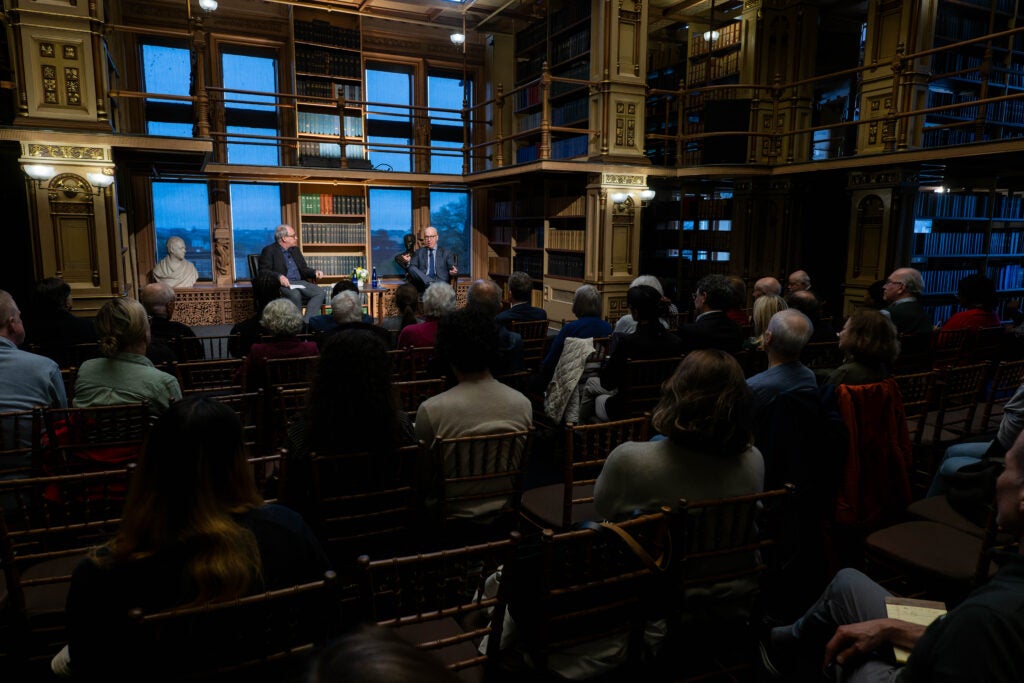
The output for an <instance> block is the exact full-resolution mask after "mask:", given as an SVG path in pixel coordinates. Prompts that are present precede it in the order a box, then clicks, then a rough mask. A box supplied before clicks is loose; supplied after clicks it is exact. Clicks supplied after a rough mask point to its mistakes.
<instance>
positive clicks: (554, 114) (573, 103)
mask: <svg viewBox="0 0 1024 683" xmlns="http://www.w3.org/2000/svg"><path fill="white" fill-rule="evenodd" d="M589 106H590V101H589V100H588V99H587V98H586V97H581V98H579V99H577V100H569V101H568V102H566V103H565V104H560V105H558V106H557V107H552V108H551V125H553V126H564V125H565V124H567V123H575V122H576V121H579V120H581V119H586V118H587V116H589V111H590V109H589ZM537 125H540V121H539V120H538V121H537Z"/></svg>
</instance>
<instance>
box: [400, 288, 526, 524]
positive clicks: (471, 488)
mask: <svg viewBox="0 0 1024 683" xmlns="http://www.w3.org/2000/svg"><path fill="white" fill-rule="evenodd" d="M436 286H437V285H432V287H436ZM428 291H429V290H428ZM437 350H438V353H439V354H440V356H441V358H443V359H444V360H445V362H447V363H448V365H449V366H450V367H451V368H452V372H453V373H454V374H455V378H456V379H457V380H458V384H457V385H455V386H454V387H452V388H451V389H449V390H448V391H445V392H443V393H441V394H438V395H437V396H433V397H431V398H428V399H427V400H425V401H424V402H423V403H421V404H420V407H419V410H418V411H417V412H416V420H415V424H416V437H417V438H418V439H419V440H420V441H422V442H424V443H425V444H427V446H430V445H432V444H433V443H434V439H436V438H438V437H441V438H452V437H458V436H475V435H482V434H500V433H502V432H511V431H519V430H525V429H529V428H530V426H531V425H532V423H533V407H532V406H531V404H530V400H529V399H528V398H526V397H525V396H523V395H522V394H521V393H519V392H518V391H516V390H515V389H512V388H511V387H508V386H505V385H504V384H502V383H501V382H499V381H497V380H496V379H494V377H493V376H491V373H490V370H488V368H489V367H491V366H492V365H493V363H494V357H495V355H496V354H497V352H498V330H497V325H495V323H494V320H493V319H491V318H489V317H487V316H485V315H483V314H482V313H480V312H478V311H474V310H469V309H460V310H458V311H455V312H454V313H451V314H450V315H447V316H445V317H444V318H442V319H441V321H440V323H439V325H438V330H437ZM492 484H493V482H485V483H482V484H474V483H468V484H465V485H464V486H465V487H466V489H465V490H464V491H462V494H469V493H473V492H476V493H486V492H487V491H488V490H491V489H489V488H488V487H489V486H491V485H492ZM505 485H506V484H505V482H499V484H498V486H499V487H501V488H503V487H505ZM507 502H508V501H507V500H505V499H504V498H499V499H495V498H487V497H481V498H479V499H477V500H475V501H473V502H471V503H466V504H464V506H462V507H460V508H457V509H452V507H449V508H448V509H446V511H445V512H446V514H447V515H449V516H453V517H463V518H477V519H480V518H485V519H486V518H488V517H490V516H492V515H493V514H495V513H497V512H500V511H501V510H502V509H503V508H504V507H505V506H506V504H507Z"/></svg>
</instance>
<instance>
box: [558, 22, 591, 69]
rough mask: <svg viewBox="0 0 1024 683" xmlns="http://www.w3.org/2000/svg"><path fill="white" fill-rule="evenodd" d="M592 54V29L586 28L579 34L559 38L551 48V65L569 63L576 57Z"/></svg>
mask: <svg viewBox="0 0 1024 683" xmlns="http://www.w3.org/2000/svg"><path fill="white" fill-rule="evenodd" d="M588 52H590V27H589V26H588V27H586V28H585V29H583V30H582V31H579V32H578V33H573V34H572V35H569V36H566V37H564V38H559V39H558V40H557V41H556V42H555V44H554V45H552V46H551V63H552V64H560V63H561V62H567V61H569V60H570V59H572V58H574V57H579V56H581V55H584V54H586V53H588Z"/></svg>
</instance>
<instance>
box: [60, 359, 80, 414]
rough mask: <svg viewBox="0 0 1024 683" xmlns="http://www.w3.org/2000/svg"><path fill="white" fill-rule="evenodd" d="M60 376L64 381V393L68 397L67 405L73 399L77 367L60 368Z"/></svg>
mask: <svg viewBox="0 0 1024 683" xmlns="http://www.w3.org/2000/svg"><path fill="white" fill-rule="evenodd" d="M60 378H61V380H62V381H63V382H64V395H65V396H67V398H68V405H71V403H72V402H73V401H74V400H75V382H76V381H77V380H78V368H74V367H72V368H61V369H60Z"/></svg>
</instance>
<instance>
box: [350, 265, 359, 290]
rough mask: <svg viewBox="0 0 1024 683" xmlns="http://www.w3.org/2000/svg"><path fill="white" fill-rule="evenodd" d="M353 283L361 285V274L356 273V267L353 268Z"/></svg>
mask: <svg viewBox="0 0 1024 683" xmlns="http://www.w3.org/2000/svg"><path fill="white" fill-rule="evenodd" d="M352 284H354V285H356V286H357V287H358V286H359V276H358V275H356V269H355V268H353V269H352Z"/></svg>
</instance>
